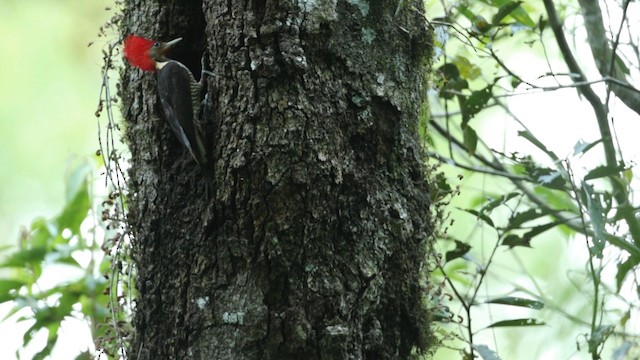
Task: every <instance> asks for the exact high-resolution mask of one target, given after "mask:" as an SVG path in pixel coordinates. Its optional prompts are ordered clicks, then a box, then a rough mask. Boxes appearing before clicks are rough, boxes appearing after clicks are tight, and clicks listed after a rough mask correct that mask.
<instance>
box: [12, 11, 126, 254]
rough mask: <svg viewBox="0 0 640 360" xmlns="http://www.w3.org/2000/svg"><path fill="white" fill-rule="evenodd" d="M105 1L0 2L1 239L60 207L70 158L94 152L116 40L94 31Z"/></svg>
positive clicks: (102, 18)
mask: <svg viewBox="0 0 640 360" xmlns="http://www.w3.org/2000/svg"><path fill="white" fill-rule="evenodd" d="M109 5H112V1H109V0H94V1H82V0H39V1H21V0H2V1H1V2H0V39H1V40H0V42H1V43H2V44H3V46H2V51H0V64H2V66H0V81H2V86H0V172H1V173H0V234H2V236H1V237H0V245H11V244H15V242H16V241H17V238H18V232H19V229H20V226H21V225H28V224H29V223H30V222H31V220H33V219H34V218H35V217H36V216H45V217H48V216H51V215H53V214H54V213H55V212H57V211H59V209H60V208H61V207H62V205H63V204H64V200H63V198H64V177H65V171H66V169H68V168H69V165H70V163H71V162H73V161H77V160H82V159H79V158H84V159H85V160H86V159H92V158H93V157H95V152H96V150H97V149H98V142H97V122H96V117H95V116H94V113H95V110H96V106H97V105H98V95H99V91H100V84H101V81H102V79H101V70H100V69H101V64H102V55H101V50H102V47H103V45H104V44H105V43H106V42H107V41H114V40H115V39H116V38H117V34H112V35H113V37H112V38H110V39H104V38H98V37H97V34H98V29H99V28H100V26H101V25H102V24H103V23H104V22H105V21H106V20H108V19H109V17H110V14H111V12H110V11H107V10H105V8H106V7H107V6H109ZM90 42H93V45H91V46H90V47H89V46H88V44H89V43H90ZM96 175H97V174H96Z"/></svg>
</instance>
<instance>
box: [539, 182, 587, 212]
mask: <svg viewBox="0 0 640 360" xmlns="http://www.w3.org/2000/svg"><path fill="white" fill-rule="evenodd" d="M533 189H534V192H535V193H536V194H537V195H539V196H541V197H542V198H544V200H545V202H546V203H547V205H549V206H550V207H551V208H552V209H554V210H560V211H569V212H572V213H574V214H578V207H577V206H576V204H575V202H574V200H573V198H572V197H571V196H570V195H569V194H568V193H567V192H565V191H559V190H554V189H551V188H548V187H546V186H542V185H541V186H536V187H534V188H533Z"/></svg>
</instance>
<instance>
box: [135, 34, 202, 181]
mask: <svg viewBox="0 0 640 360" xmlns="http://www.w3.org/2000/svg"><path fill="white" fill-rule="evenodd" d="M181 40H182V38H177V39H174V40H171V41H168V42H161V41H155V40H150V39H146V38H144V37H141V36H137V35H134V34H130V35H128V36H127V37H126V38H125V40H124V57H125V59H126V60H127V61H128V62H129V64H130V65H132V66H134V67H137V68H139V69H141V70H143V71H147V72H154V73H156V74H157V77H156V78H157V92H158V98H159V100H160V104H161V105H162V109H163V112H164V117H165V119H166V120H167V122H168V123H169V126H170V127H171V130H172V131H173V133H174V134H175V136H176V137H177V138H178V140H179V141H180V143H181V144H182V145H183V146H184V147H185V148H187V150H188V151H189V153H190V154H191V156H192V157H193V159H194V160H195V161H196V162H197V163H198V164H199V165H200V166H201V167H202V169H203V172H204V174H205V175H207V176H209V175H211V174H210V167H209V166H208V165H207V161H208V157H207V151H206V148H205V145H204V141H203V139H202V130H201V129H200V126H199V122H198V121H196V117H197V116H199V115H200V103H201V101H200V100H201V97H200V94H201V87H202V84H201V83H198V82H196V80H195V78H194V77H193V74H192V73H191V71H190V70H189V69H188V68H187V67H186V66H185V65H184V64H182V63H180V62H179V61H176V60H172V59H169V58H167V56H166V54H167V52H168V51H169V49H171V48H172V47H173V46H174V45H175V44H177V43H178V42H180V41H181ZM204 73H207V72H206V71H203V74H204ZM201 81H202V78H201Z"/></svg>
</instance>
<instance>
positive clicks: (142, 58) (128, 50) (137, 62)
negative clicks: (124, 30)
mask: <svg viewBox="0 0 640 360" xmlns="http://www.w3.org/2000/svg"><path fill="white" fill-rule="evenodd" d="M154 43H155V41H153V40H149V39H145V38H143V37H140V36H136V35H129V36H127V38H126V39H125V40H124V57H125V59H127V61H128V62H129V64H131V65H132V66H135V67H137V68H140V69H142V70H144V71H156V64H155V62H154V61H153V59H152V58H151V57H150V56H149V50H150V49H151V47H152V46H153V44H154Z"/></svg>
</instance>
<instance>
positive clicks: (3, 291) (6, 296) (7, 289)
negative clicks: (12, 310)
mask: <svg viewBox="0 0 640 360" xmlns="http://www.w3.org/2000/svg"><path fill="white" fill-rule="evenodd" d="M26 284H27V282H25V281H21V280H15V279H0V303H3V302H5V301H9V300H13V299H15V295H12V294H11V292H12V291H13V290H18V289H20V288H21V287H23V286H25V285H26Z"/></svg>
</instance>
